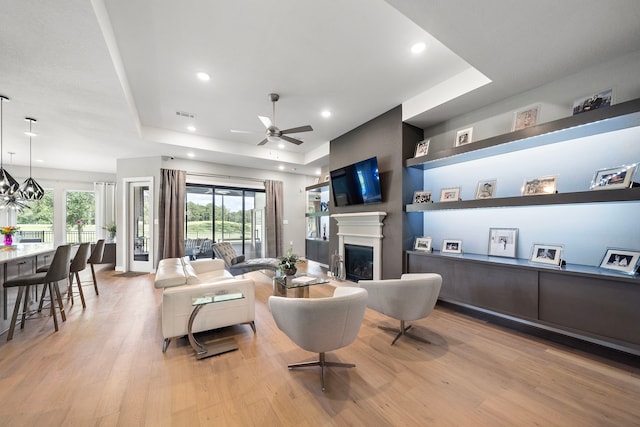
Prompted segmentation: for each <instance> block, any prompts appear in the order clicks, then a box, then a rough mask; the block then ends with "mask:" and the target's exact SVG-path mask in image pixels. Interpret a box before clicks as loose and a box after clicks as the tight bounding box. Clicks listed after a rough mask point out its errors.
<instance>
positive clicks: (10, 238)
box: [4, 234, 13, 246]
mask: <svg viewBox="0 0 640 427" xmlns="http://www.w3.org/2000/svg"><path fill="white" fill-rule="evenodd" d="M12 244H13V235H12V234H5V235H4V245H5V246H11V245H12Z"/></svg>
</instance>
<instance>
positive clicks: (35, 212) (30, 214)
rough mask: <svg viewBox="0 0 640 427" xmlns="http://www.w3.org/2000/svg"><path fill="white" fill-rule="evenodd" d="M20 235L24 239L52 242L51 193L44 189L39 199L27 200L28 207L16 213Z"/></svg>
mask: <svg viewBox="0 0 640 427" xmlns="http://www.w3.org/2000/svg"><path fill="white" fill-rule="evenodd" d="M16 223H17V224H18V227H19V228H20V237H21V238H22V239H23V240H26V241H41V242H46V243H52V242H53V193H52V192H51V191H50V190H45V192H44V196H43V197H42V199H41V200H34V201H30V202H29V208H27V209H24V210H23V211H22V212H19V213H18V215H17V220H16Z"/></svg>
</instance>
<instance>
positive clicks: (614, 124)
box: [405, 99, 640, 170]
mask: <svg viewBox="0 0 640 427" xmlns="http://www.w3.org/2000/svg"><path fill="white" fill-rule="evenodd" d="M635 126H640V99H635V100H632V101H627V102H623V103H620V104H616V105H612V106H611V107H606V108H602V109H597V110H593V111H588V112H585V113H581V114H577V115H575V116H570V117H565V118H562V119H558V120H554V121H551V122H547V123H542V124H539V125H537V126H532V127H529V128H525V129H521V130H518V131H515V132H509V133H505V134H502V135H498V136H494V137H491V138H486V139H483V140H479V141H474V142H472V143H469V144H465V145H462V146H459V147H452V148H449V149H446V150H440V151H436V152H433V153H429V154H428V155H426V156H420V157H414V158H411V159H407V160H406V161H405V166H407V167H413V168H418V169H423V170H426V169H433V168H438V167H442V166H448V165H452V164H455V163H462V162H466V161H471V160H477V159H482V158H485V157H490V156H496V155H499V154H505V153H511V152H515V151H519V150H524V149H527V148H533V147H540V146H543V145H548V144H555V143H558V142H562V141H567V140H570V139H575V138H581V137H586V136H591V135H597V134H602V133H607V132H612V131H615V130H620V129H626V128H630V127H635Z"/></svg>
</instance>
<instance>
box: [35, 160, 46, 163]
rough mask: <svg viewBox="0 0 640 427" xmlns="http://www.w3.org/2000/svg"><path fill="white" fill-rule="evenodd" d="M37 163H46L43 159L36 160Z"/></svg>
mask: <svg viewBox="0 0 640 427" xmlns="http://www.w3.org/2000/svg"><path fill="white" fill-rule="evenodd" d="M36 162H38V163H44V160H42V159H36Z"/></svg>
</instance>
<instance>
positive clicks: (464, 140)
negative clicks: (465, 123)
mask: <svg viewBox="0 0 640 427" xmlns="http://www.w3.org/2000/svg"><path fill="white" fill-rule="evenodd" d="M472 137H473V128H472V127H470V128H466V129H462V130H459V131H458V132H457V133H456V147H459V146H461V145H465V144H469V143H470V142H471V141H472Z"/></svg>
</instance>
